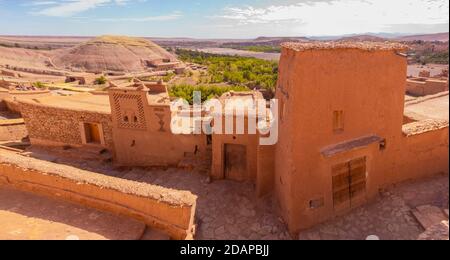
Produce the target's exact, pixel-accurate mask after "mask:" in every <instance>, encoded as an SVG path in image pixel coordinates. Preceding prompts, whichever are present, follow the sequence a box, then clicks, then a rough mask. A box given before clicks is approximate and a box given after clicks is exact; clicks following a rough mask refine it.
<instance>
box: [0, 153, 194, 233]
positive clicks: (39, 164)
mask: <svg viewBox="0 0 450 260" xmlns="http://www.w3.org/2000/svg"><path fill="white" fill-rule="evenodd" d="M0 185H9V186H12V187H13V188H16V189H19V190H23V191H29V192H34V193H37V194H40V195H45V196H50V197H53V198H59V199H63V200H66V201H69V202H74V203H78V204H81V205H84V206H88V207H92V208H96V209H99V210H104V211H108V212H112V213H115V214H119V215H122V216H125V217H131V218H133V219H136V220H139V221H142V222H144V223H145V224H146V225H148V226H149V227H151V228H154V229H157V230H159V231H162V232H165V233H167V234H168V235H169V236H170V237H171V238H172V239H177V240H182V239H190V238H192V237H193V225H194V217H195V209H196V200H197V197H196V196H195V195H193V194H192V193H190V192H187V191H178V190H171V189H166V188H163V187H159V186H154V185H149V184H144V183H138V182H133V181H128V180H124V179H118V178H114V177H109V176H105V175H101V174H97V173H94V172H89V171H84V170H80V169H77V168H74V167H70V166H65V165H58V164H54V163H50V162H46V161H40V160H36V159H33V158H28V157H24V156H21V155H19V154H16V153H14V152H11V151H6V150H1V149H0Z"/></svg>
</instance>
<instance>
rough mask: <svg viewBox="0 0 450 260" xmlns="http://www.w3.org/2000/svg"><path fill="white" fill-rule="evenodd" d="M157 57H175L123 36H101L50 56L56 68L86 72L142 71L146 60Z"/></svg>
mask: <svg viewBox="0 0 450 260" xmlns="http://www.w3.org/2000/svg"><path fill="white" fill-rule="evenodd" d="M157 60H170V61H175V60H176V58H175V57H174V56H173V55H172V54H170V53H169V52H167V51H166V50H165V49H163V48H161V47H160V46H158V45H156V44H155V43H153V42H151V41H148V40H145V39H141V38H131V37H125V36H101V37H98V38H95V39H93V40H90V41H88V42H86V43H81V44H79V45H77V46H75V47H73V48H69V49H62V50H57V51H55V52H54V55H53V57H52V61H53V63H54V64H55V66H56V67H58V68H61V69H67V70H76V71H87V72H103V71H124V72H139V71H144V70H145V68H146V67H147V62H149V61H157Z"/></svg>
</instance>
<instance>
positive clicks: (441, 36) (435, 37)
mask: <svg viewBox="0 0 450 260" xmlns="http://www.w3.org/2000/svg"><path fill="white" fill-rule="evenodd" d="M448 39H449V33H448V32H446V33H435V34H424V35H410V36H404V37H400V38H397V40H398V41H439V42H448Z"/></svg>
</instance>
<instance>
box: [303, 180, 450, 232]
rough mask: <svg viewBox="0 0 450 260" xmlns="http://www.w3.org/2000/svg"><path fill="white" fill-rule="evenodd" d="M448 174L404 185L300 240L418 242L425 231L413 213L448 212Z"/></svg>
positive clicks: (311, 230) (393, 188) (394, 187)
mask: <svg viewBox="0 0 450 260" xmlns="http://www.w3.org/2000/svg"><path fill="white" fill-rule="evenodd" d="M448 183H449V179H448V175H445V176H436V177H432V178H427V179H424V180H418V181H412V182H405V183H402V184H399V185H395V186H392V187H390V188H388V189H387V190H386V191H384V192H382V194H381V195H380V197H379V198H378V199H377V200H376V201H374V202H372V203H370V204H368V205H365V206H363V207H360V208H358V209H356V210H354V211H353V212H351V213H349V214H347V215H345V216H342V217H338V218H336V219H334V220H331V221H328V222H326V223H323V224H321V225H318V226H316V227H314V228H312V229H309V230H306V231H303V232H302V233H301V234H300V236H299V239H301V240H318V239H327V240H328V239H333V240H334V239H338V240H350V239H351V240H353V239H356V240H361V239H366V238H367V237H368V236H369V235H376V236H378V237H379V238H380V239H382V240H416V239H417V238H418V237H419V235H420V234H421V233H422V232H424V229H423V228H422V227H421V226H420V225H419V223H418V222H417V221H416V219H415V218H414V217H413V215H412V213H411V210H412V209H413V208H415V207H417V206H421V205H433V206H437V207H439V208H442V209H448V205H449V202H448V201H449V199H448V198H449V190H448V189H449V185H448Z"/></svg>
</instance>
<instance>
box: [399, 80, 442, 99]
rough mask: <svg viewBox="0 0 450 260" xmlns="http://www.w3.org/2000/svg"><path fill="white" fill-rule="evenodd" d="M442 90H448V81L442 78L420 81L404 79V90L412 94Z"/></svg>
mask: <svg viewBox="0 0 450 260" xmlns="http://www.w3.org/2000/svg"><path fill="white" fill-rule="evenodd" d="M443 91H448V82H447V81H444V80H437V79H428V80H425V81H420V80H410V79H409V80H407V81H406V92H407V93H408V94H410V95H413V96H427V95H433V94H436V93H439V92H443Z"/></svg>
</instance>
